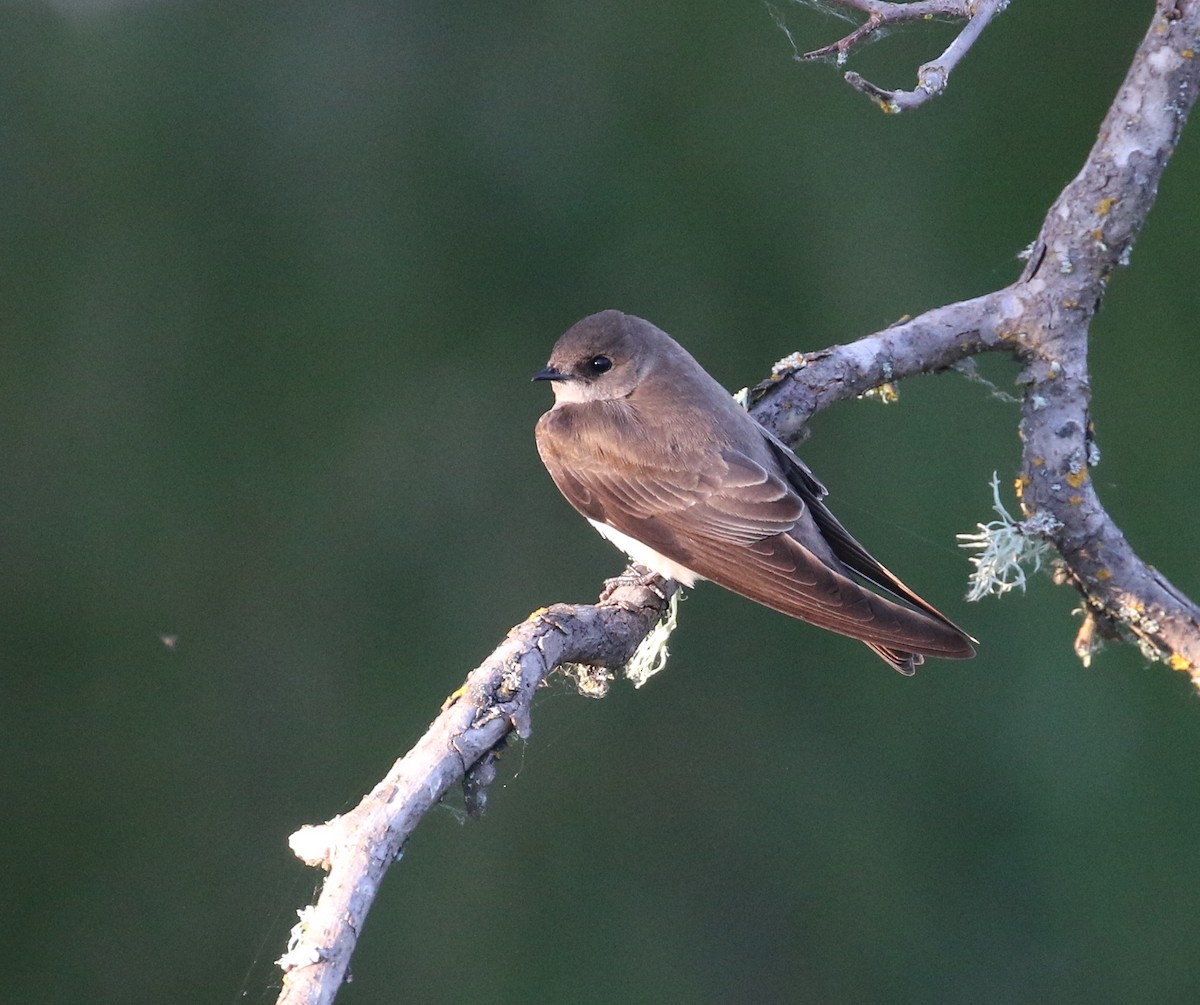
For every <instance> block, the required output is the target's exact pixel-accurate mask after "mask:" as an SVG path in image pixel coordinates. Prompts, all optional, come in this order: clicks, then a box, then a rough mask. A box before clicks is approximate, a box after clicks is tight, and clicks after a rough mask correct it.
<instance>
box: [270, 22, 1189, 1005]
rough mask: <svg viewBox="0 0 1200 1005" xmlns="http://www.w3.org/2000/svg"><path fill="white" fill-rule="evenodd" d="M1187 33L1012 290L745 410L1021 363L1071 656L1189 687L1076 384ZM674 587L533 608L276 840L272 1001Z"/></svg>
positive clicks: (871, 345)
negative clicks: (303, 889) (1079, 612)
mask: <svg viewBox="0 0 1200 1005" xmlns="http://www.w3.org/2000/svg"><path fill="white" fill-rule="evenodd" d="M867 4H868V0H861V3H859V4H853V6H857V7H859V9H867ZM875 6H879V7H883V6H885V5H882V4H879V5H875ZM887 6H891V5H887ZM904 6H905V7H907V8H915V7H917V6H918V5H917V4H907V5H904ZM995 6H996V9H998V8H999V5H995ZM982 7H983V3H982V2H981V3H980V8H981V9H982ZM993 13H994V11H993ZM978 17H979V15H978V14H977V15H976V19H978ZM960 37H961V36H960ZM1198 40H1200V0H1159V2H1158V4H1157V9H1156V12H1155V16H1154V20H1153V22H1152V24H1151V26H1150V30H1149V32H1148V34H1147V35H1146V37H1145V39H1144V40H1143V42H1142V44H1141V46H1140V47H1139V48H1138V51H1137V54H1136V55H1135V57H1134V60H1133V64H1132V67H1131V69H1130V72H1129V75H1128V77H1127V78H1126V80H1125V83H1124V84H1123V85H1122V87H1121V90H1120V92H1119V93H1118V95H1117V98H1116V100H1115V101H1114V103H1113V106H1112V109H1111V110H1110V112H1109V114H1108V116H1107V118H1106V119H1105V122H1104V126H1103V128H1102V130H1101V133H1100V138H1099V140H1098V141H1097V143H1096V145H1095V146H1094V147H1093V149H1092V151H1091V154H1090V155H1089V157H1088V160H1087V162H1086V164H1085V165H1084V168H1083V170H1082V171H1081V172H1080V174H1079V176H1078V177H1077V178H1076V179H1075V180H1074V181H1073V182H1071V184H1070V185H1068V186H1067V188H1066V189H1065V190H1064V191H1063V193H1062V195H1061V196H1060V197H1059V199H1058V200H1057V201H1056V202H1055V204H1054V206H1053V207H1052V208H1051V210H1050V212H1049V213H1048V214H1047V216H1046V219H1045V222H1044V224H1043V226H1042V230H1041V233H1040V234H1039V236H1038V239H1037V241H1036V242H1035V243H1034V245H1033V248H1032V252H1031V255H1030V260H1029V265H1028V267H1027V268H1026V270H1025V274H1024V275H1022V276H1021V278H1020V279H1019V280H1018V281H1017V282H1016V283H1014V284H1013V285H1011V286H1008V287H1006V288H1004V289H1001V290H998V291H996V292H994V293H989V294H986V295H985V296H981V297H976V298H974V299H972V300H966V301H962V302H961V303H957V304H950V305H948V306H945V307H941V308H938V309H936V310H932V311H928V312H927V313H925V314H922V315H921V316H919V317H916V318H912V319H910V320H906V321H904V322H903V323H900V324H897V325H894V326H892V327H890V328H887V329H885V330H883V331H881V332H877V333H875V334H873V335H869V336H867V337H865V338H862V339H859V340H858V341H856V342H854V343H851V344H850V345H842V346H834V347H832V348H829V349H824V350H821V351H819V352H814V353H809V354H804V355H800V354H797V355H795V356H793V357H789V358H788V359H787V360H784V361H782V363H781V364H780V365H779V366H778V367H777V368H776V372H775V373H774V374H773V375H772V378H771V379H770V380H769V381H768V382H766V383H765V384H763V385H760V387H759V388H756V396H757V400H756V403H755V405H754V407H753V409H752V411H753V413H754V415H755V417H756V418H757V419H758V420H759V421H760V422H762V423H763V425H765V426H766V427H767V428H769V429H771V430H772V431H774V432H775V433H777V434H778V435H780V436H782V437H784V438H785V439H795V438H796V437H797V436H798V435H799V433H800V432H801V430H802V427H803V424H804V422H805V420H806V419H807V418H808V417H809V416H811V415H812V414H813V413H814V412H817V411H819V410H820V409H822V408H825V407H828V406H829V405H831V404H833V403H834V402H836V401H840V400H843V399H845V398H849V397H854V396H856V395H859V394H862V393H863V392H865V391H867V390H870V389H871V388H873V387H877V386H879V385H881V384H885V383H887V382H890V381H893V380H897V379H900V378H902V377H906V376H911V375H913V374H917V373H926V372H932V371H937V370H943V369H945V368H947V367H950V366H953V365H955V364H956V363H959V362H961V361H963V360H965V359H966V358H967V357H969V356H971V355H974V354H977V353H981V352H988V351H1004V352H1008V353H1011V354H1012V355H1013V356H1015V357H1016V358H1017V359H1018V360H1020V361H1021V363H1022V364H1023V371H1022V372H1023V377H1022V379H1023V381H1024V384H1025V393H1024V401H1023V412H1022V421H1021V433H1022V436H1023V438H1024V441H1025V442H1024V447H1023V460H1022V475H1021V478H1020V479H1019V485H1020V489H1021V498H1022V506H1023V507H1024V510H1025V514H1026V516H1027V517H1028V518H1029V520H1027V521H1026V525H1030V524H1033V525H1036V526H1038V527H1040V528H1043V532H1044V535H1045V537H1046V538H1047V539H1049V540H1050V541H1051V542H1052V543H1053V544H1054V545H1055V547H1056V548H1057V549H1058V550H1059V553H1060V554H1061V556H1062V563H1063V570H1064V572H1063V578H1064V579H1066V580H1067V581H1069V582H1071V583H1072V584H1073V585H1074V586H1075V587H1076V588H1077V589H1079V590H1080V592H1081V593H1082V594H1083V596H1084V598H1085V602H1086V605H1087V608H1088V610H1089V612H1090V614H1089V618H1088V620H1087V621H1086V622H1085V625H1084V629H1083V630H1082V631H1081V633H1080V638H1079V640H1078V642H1077V646H1078V647H1079V648H1080V649H1082V650H1085V652H1084V654H1085V655H1090V652H1091V647H1092V646H1093V645H1094V640H1095V636H1096V635H1097V634H1098V633H1103V632H1106V631H1108V632H1111V631H1115V630H1116V629H1117V628H1118V627H1120V626H1123V628H1124V629H1125V630H1126V631H1127V632H1128V633H1130V634H1132V635H1133V636H1134V637H1135V638H1136V639H1137V640H1138V641H1139V642H1140V643H1141V644H1142V646H1143V650H1144V651H1146V652H1147V653H1148V654H1150V655H1154V656H1156V657H1158V658H1161V659H1164V660H1166V661H1167V662H1168V663H1169V664H1170V665H1171V666H1173V667H1175V668H1177V669H1186V670H1189V671H1191V673H1192V676H1193V680H1195V681H1196V682H1197V684H1198V686H1200V669H1198V668H1200V610H1198V609H1197V607H1196V605H1195V604H1193V603H1192V602H1191V601H1189V600H1188V599H1187V598H1186V597H1184V596H1183V594H1181V593H1180V592H1179V591H1178V590H1176V589H1175V588H1174V587H1172V586H1171V584H1170V583H1168V582H1167V581H1166V579H1165V578H1163V577H1162V576H1161V575H1160V574H1159V573H1158V572H1156V571H1155V570H1154V569H1153V568H1151V567H1149V566H1147V565H1145V563H1143V562H1142V561H1141V560H1140V559H1139V558H1138V557H1137V556H1136V555H1135V554H1134V553H1133V551H1132V549H1130V548H1129V546H1128V544H1127V543H1126V542H1125V539H1124V537H1123V536H1122V535H1121V533H1120V531H1119V529H1118V528H1117V527H1116V526H1115V525H1114V524H1113V522H1112V520H1111V519H1110V517H1109V516H1108V514H1107V513H1106V512H1105V511H1104V509H1103V508H1102V507H1101V505H1100V503H1099V500H1098V498H1097V497H1096V494H1095V490H1094V486H1093V485H1092V483H1091V480H1090V478H1089V477H1088V466H1089V464H1093V463H1095V462H1096V460H1097V459H1098V453H1097V451H1096V449H1095V441H1094V434H1093V432H1092V428H1091V423H1090V420H1089V417H1088V402H1089V395H1090V389H1089V384H1088V374H1087V334H1088V328H1089V324H1090V321H1091V318H1092V316H1093V315H1094V314H1095V312H1096V310H1097V308H1098V307H1099V304H1100V301H1101V299H1102V298H1103V294H1104V290H1105V286H1106V284H1107V281H1108V277H1109V275H1110V274H1111V272H1112V270H1113V269H1114V268H1116V267H1117V266H1118V265H1122V264H1124V263H1125V261H1126V258H1127V253H1128V250H1129V248H1130V247H1131V245H1132V242H1133V239H1134V236H1135V235H1136V233H1137V232H1138V230H1139V229H1140V228H1141V226H1142V224H1143V222H1144V221H1145V218H1146V215H1147V214H1148V213H1149V211H1150V208H1151V206H1152V204H1153V202H1154V197H1155V194H1156V191H1157V185H1158V181H1159V178H1160V177H1161V174H1162V171H1163V169H1164V167H1165V166H1166V163H1167V161H1168V159H1169V158H1170V155H1171V153H1172V152H1173V150H1174V147H1175V143H1176V141H1177V140H1178V137H1179V133H1180V130H1181V129H1182V127H1183V124H1184V120H1185V119H1186V117H1187V114H1188V112H1189V110H1190V109H1191V107H1192V105H1193V104H1194V102H1195V99H1196V94H1197V88H1198V81H1200V60H1198V59H1196V58H1195V50H1196V49H1197V48H1200V45H1198V44H1197V43H1198ZM674 589H675V587H674V584H670V583H667V584H661V589H654V588H647V587H646V586H644V585H639V584H637V583H633V584H623V585H619V586H618V587H617V588H616V589H615V590H612V591H607V592H606V596H605V599H604V600H602V601H601V602H600V603H599V604H596V605H583V606H569V605H556V606H555V607H552V608H549V609H547V610H542V611H538V612H535V613H534V614H532V615H531V616H530V617H529V619H527V620H526V621H525V622H523V623H522V624H520V625H517V626H516V627H515V628H513V629H512V630H511V631H510V632H509V633H508V636H507V638H506V639H505V641H504V642H503V643H502V644H501V645H500V646H499V647H498V648H497V649H496V650H495V652H493V653H492V655H491V656H489V657H488V659H487V660H485V661H484V663H483V664H481V665H480V666H479V668H478V669H476V670H475V671H473V672H472V673H471V675H470V676H469V677H468V678H467V681H466V683H465V685H464V686H463V688H462V689H460V691H458V692H456V693H455V695H453V696H452V697H451V699H449V700H448V701H447V703H446V705H445V706H444V708H443V710H442V712H441V714H440V715H439V716H438V717H437V719H435V721H434V722H433V724H432V725H431V726H430V728H429V730H428V731H427V732H426V734H425V736H424V737H422V739H421V740H420V741H419V742H418V743H417V744H416V746H414V747H413V748H412V750H411V751H409V753H407V754H406V755H405V756H404V757H403V758H401V760H399V761H398V762H397V763H396V764H395V765H394V766H393V768H392V770H391V771H390V772H389V773H388V775H387V777H386V778H384V779H383V781H381V782H380V783H379V784H378V785H377V786H376V787H375V789H374V790H373V791H372V792H371V793H369V794H368V795H367V796H366V797H364V799H363V800H362V802H361V803H360V804H359V805H358V806H357V807H356V808H355V809H353V810H351V811H350V812H349V813H347V814H345V815H344V816H341V817H335V818H334V819H333V820H331V821H329V822H328V823H326V824H322V825H319V826H316V827H306V828H303V829H302V830H301V831H299V832H297V834H295V835H293V838H292V844H293V848H294V849H295V850H296V852H297V854H298V855H299V856H300V857H301V858H303V859H304V861H306V862H308V863H309V864H311V865H315V866H319V867H321V868H325V869H327V870H328V871H329V876H328V878H327V879H326V881H325V884H324V886H323V888H322V891H321V895H320V898H319V900H318V903H317V904H316V905H314V906H313V907H310V908H306V909H305V910H304V911H302V912H300V913H301V921H300V923H299V924H298V925H297V926H296V927H295V929H293V936H292V942H291V944H290V945H289V947H288V952H287V953H286V954H285V956H284V957H283V958H282V959H281V960H280V961H279V962H280V965H281V966H282V967H283V969H284V971H285V976H284V983H283V990H282V993H281V995H280V998H279V1001H280V1002H287V1003H291V1005H296V1003H300V1002H304V1003H317V1002H321V1003H327V1002H331V1001H332V1000H333V998H334V996H335V995H336V993H337V989H338V987H339V986H340V984H341V981H342V980H343V978H344V976H345V973H346V968H347V966H348V964H349V959H350V955H351V953H352V952H353V948H354V945H355V942H356V940H357V936H358V933H359V932H360V931H361V928H362V924H363V921H364V919H365V917H366V914H367V911H368V910H369V908H370V905H371V902H372V900H373V899H374V896H375V892H376V890H377V889H378V887H379V884H380V882H381V880H382V878H383V875H384V873H385V872H386V871H387V868H388V866H389V865H390V864H391V863H392V862H393V861H395V860H396V859H397V858H398V857H399V855H400V853H401V850H402V848H403V845H404V842H405V840H406V839H407V837H408V835H409V834H411V833H412V830H413V828H414V827H415V826H416V824H417V823H418V821H419V820H420V818H421V816H422V815H423V814H424V813H426V812H428V810H429V809H430V808H431V807H433V806H434V805H436V803H437V802H438V800H439V799H440V798H441V797H442V795H443V794H444V793H445V792H446V791H447V790H448V789H449V788H450V787H451V786H453V785H454V784H456V783H457V782H459V781H460V780H461V781H463V782H464V784H465V786H466V792H467V797H468V806H469V808H473V809H476V810H477V809H478V808H479V807H481V806H482V802H483V797H484V789H485V788H486V785H487V783H488V782H489V780H490V778H491V776H492V775H493V774H494V771H495V759H496V757H497V756H498V754H499V753H500V751H501V750H502V749H503V747H504V745H505V744H506V742H507V741H508V739H509V737H510V736H511V735H512V734H514V733H515V734H516V735H517V736H520V737H525V736H528V735H529V733H530V728H531V723H530V707H531V701H532V698H533V695H534V693H535V691H536V689H537V688H538V686H539V685H540V684H541V683H542V682H543V681H544V680H545V678H546V676H547V675H548V674H549V673H550V672H551V671H552V670H553V669H554V668H555V667H557V666H562V665H564V664H568V663H586V664H591V665H595V666H600V667H618V666H621V665H623V664H624V663H625V662H626V661H627V660H628V659H629V658H630V656H631V654H633V652H634V651H635V649H636V648H637V646H638V645H639V644H640V643H641V642H642V641H643V639H644V638H645V637H646V635H647V633H648V632H650V631H651V630H652V629H653V627H654V626H655V625H656V624H657V623H658V622H659V620H660V619H661V618H662V616H663V613H664V610H665V609H666V605H667V598H669V597H670V596H671V595H672V593H673V591H674Z"/></svg>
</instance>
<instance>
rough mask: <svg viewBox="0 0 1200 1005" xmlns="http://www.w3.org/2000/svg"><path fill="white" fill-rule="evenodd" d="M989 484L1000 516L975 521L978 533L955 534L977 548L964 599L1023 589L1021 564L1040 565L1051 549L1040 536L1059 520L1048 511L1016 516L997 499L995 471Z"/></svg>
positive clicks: (961, 542)
mask: <svg viewBox="0 0 1200 1005" xmlns="http://www.w3.org/2000/svg"><path fill="white" fill-rule="evenodd" d="M991 486H992V500H993V503H992V508H993V509H994V510H995V512H996V514H997V515H998V516H999V518H1000V519H998V520H992V521H991V522H990V523H986V524H983V523H980V524H976V527H978V528H979V530H978V532H977V533H974V534H956V535H955V536H956V537H957V538H958V541H959V547H960V548H968V549H972V550H976V551H978V552H979V554H978V555H972V556H971V558H970V561H971V564H972V565H973V566H975V571H974V572H972V573H971V575H970V578H969V582H970V584H971V589H970V591H969V592H968V593H967V600H971V601H976V600H982V599H983V598H984V597H986V596H989V595H993V594H994V595H995V596H997V597H1000V596H1003V595H1004V594H1006V593H1008V592H1009V591H1010V590H1015V589H1017V588H1018V587H1020V589H1021V590H1024V589H1025V587H1026V574H1025V569H1024V568H1023V566H1025V565H1030V566H1032V570H1031V571H1033V572H1037V571H1039V570H1040V569H1041V567H1042V560H1043V559H1044V558H1045V557H1046V556H1047V555H1048V554H1049V552H1050V546H1049V545H1048V544H1047V543H1046V542H1045V541H1044V540H1042V539H1041V537H1042V535H1045V534H1047V533H1049V532H1051V531H1053V530H1054V529H1056V527H1057V525H1058V521H1056V520H1054V518H1053V517H1049V516H1048V515H1047V514H1041V515H1040V516H1038V515H1035V516H1034V517H1032V518H1031V519H1029V520H1023V521H1018V520H1015V519H1014V518H1013V517H1012V515H1011V514H1010V513H1009V512H1008V510H1007V509H1005V508H1004V504H1003V503H1002V502H1001V501H1000V479H999V477H998V476H997V475H996V474H995V473H994V472H993V473H992V481H991Z"/></svg>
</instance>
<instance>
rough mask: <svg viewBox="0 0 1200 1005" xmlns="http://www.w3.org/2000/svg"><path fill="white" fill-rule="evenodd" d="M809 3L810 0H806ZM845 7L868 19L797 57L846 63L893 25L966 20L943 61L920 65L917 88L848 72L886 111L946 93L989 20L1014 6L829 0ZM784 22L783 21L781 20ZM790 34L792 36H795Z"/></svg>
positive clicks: (991, 1)
mask: <svg viewBox="0 0 1200 1005" xmlns="http://www.w3.org/2000/svg"><path fill="white" fill-rule="evenodd" d="M800 2H804V0H800ZM828 2H830V3H833V4H834V5H836V6H839V7H846V8H849V9H850V10H856V11H861V12H862V13H864V14H866V15H867V19H866V20H865V21H864V22H863V23H862V24H860V25H859V26H858V27H857V28H855V29H854V30H853V31H852V32H850V33H849V34H848V35H846V36H844V37H843V38H840V39H838V40H837V41H836V42H831V43H830V44H829V45H823V46H821V47H820V48H819V49H813V50H811V51H809V52H804V53H799V52H798V53H797V55H796V58H797V59H802V60H807V59H821V58H823V57H826V56H833V57H835V59H836V60H837V63H838V65H839V66H840V65H842V64H843V63H845V61H846V59H847V57H848V56H849V55H850V52H851V51H852V50H853V49H854V48H855V47H856V46H858V45H861V44H862V43H863V42H865V41H867V40H868V39H869V38H870V37H871V36H872V35H875V34H876V33H877V32H879V31H882V30H883V29H885V28H889V27H892V26H893V25H898V24H903V23H905V22H908V21H926V20H929V19H931V18H937V17H944V18H961V19H965V20H966V22H967V23H966V24H965V25H964V26H963V29H962V31H960V32H959V33H958V35H957V36H956V37H955V39H954V41H953V42H951V43H950V45H949V46H948V47H947V48H946V51H945V52H943V53H942V54H941V55H940V56H939V57H938V58H937V59H933V60H930V61H929V62H928V63H923V64H922V65H921V66H919V67H917V86H916V87H915V88H914V89H913V90H911V91H901V90H895V91H889V90H887V89H885V88H882V87H879V86H878V85H876V84H872V83H871V82H870V81H869V80H865V79H863V77H862V76H860V75H859V74H857V73H854V72H853V71H851V72H849V73H847V74H846V83H848V84H849V85H850V86H851V87H853V88H854V89H855V90H857V91H861V92H862V93H863V94H865V95H866V96H867V97H869V98H870V99H871V100H872V101H874V102H875V103H876V104H877V105H878V106H879V107H880V108H881V109H883V111H885V112H890V113H895V112H903V111H907V110H909V109H911V108H916V107H918V106H919V105H923V104H924V103H925V102H926V101H928V100H929V99H930V98H932V97H933V96H934V95H937V94H941V93H942V91H944V90H945V89H946V85H947V84H948V83H949V81H950V73H951V71H953V70H954V68H955V67H956V66H958V64H959V62H960V61H961V60H962V58H963V56H965V55H966V54H967V51H968V50H969V49H970V48H971V46H972V45H974V44H975V41H976V39H978V38H979V36H980V35H981V34H982V33H983V29H984V28H986V27H987V26H988V23H989V22H990V21H991V20H992V18H994V17H995V16H996V15H997V14H999V13H1000V12H1001V11H1002V10H1004V8H1005V7H1007V6H1008V0H913V2H911V3H887V2H884V0H828ZM777 20H778V19H777ZM789 37H790V35H789Z"/></svg>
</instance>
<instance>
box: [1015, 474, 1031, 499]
mask: <svg viewBox="0 0 1200 1005" xmlns="http://www.w3.org/2000/svg"><path fill="white" fill-rule="evenodd" d="M1029 484H1030V482H1029V479H1028V478H1027V477H1025V475H1020V476H1018V477H1017V478H1015V479H1013V491H1015V492H1016V493H1017V498H1018V499H1020V498H1021V496H1023V495H1024V494H1025V487H1026V486H1027V485H1029Z"/></svg>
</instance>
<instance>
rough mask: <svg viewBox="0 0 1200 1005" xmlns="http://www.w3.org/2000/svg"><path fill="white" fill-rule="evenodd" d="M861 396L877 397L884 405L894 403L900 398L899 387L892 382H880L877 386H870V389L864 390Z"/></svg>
mask: <svg viewBox="0 0 1200 1005" xmlns="http://www.w3.org/2000/svg"><path fill="white" fill-rule="evenodd" d="M862 396H863V397H864V398H877V399H878V400H879V401H881V402H883V403H884V404H885V405H894V404H896V402H897V401H899V400H900V389H899V388H898V387H896V385H895V384H892V383H887V384H880V385H878V386H877V387H872V388H871V389H870V390H867V391H864V392H863V395H862Z"/></svg>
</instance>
